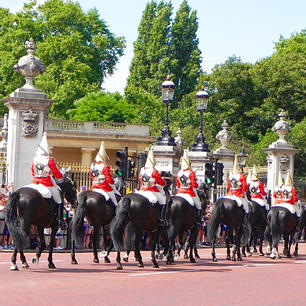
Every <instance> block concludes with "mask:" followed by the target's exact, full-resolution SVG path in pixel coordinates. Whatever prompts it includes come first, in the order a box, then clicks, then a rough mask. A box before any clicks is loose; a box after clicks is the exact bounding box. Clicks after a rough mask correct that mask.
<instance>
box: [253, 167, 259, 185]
mask: <svg viewBox="0 0 306 306" xmlns="http://www.w3.org/2000/svg"><path fill="white" fill-rule="evenodd" d="M257 180H258V174H257V169H256V166H255V165H253V169H252V181H257Z"/></svg>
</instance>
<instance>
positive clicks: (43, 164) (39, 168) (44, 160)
mask: <svg viewBox="0 0 306 306" xmlns="http://www.w3.org/2000/svg"><path fill="white" fill-rule="evenodd" d="M33 164H34V175H35V176H36V177H47V176H49V175H50V174H51V169H50V167H49V157H48V156H44V155H38V156H36V157H35V158H34V160H33Z"/></svg>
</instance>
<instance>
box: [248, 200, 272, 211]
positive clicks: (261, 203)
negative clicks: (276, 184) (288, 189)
mask: <svg viewBox="0 0 306 306" xmlns="http://www.w3.org/2000/svg"><path fill="white" fill-rule="evenodd" d="M251 200H252V201H253V202H256V203H257V204H258V205H260V206H262V207H264V208H265V210H269V204H268V203H267V201H266V200H264V199H258V198H251Z"/></svg>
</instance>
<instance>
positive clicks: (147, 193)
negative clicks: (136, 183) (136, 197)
mask: <svg viewBox="0 0 306 306" xmlns="http://www.w3.org/2000/svg"><path fill="white" fill-rule="evenodd" d="M135 193H138V194H141V195H142V196H143V197H145V198H147V199H148V200H149V202H150V203H152V204H155V203H157V197H156V196H155V194H154V193H153V192H152V191H149V190H147V191H144V190H136V191H135Z"/></svg>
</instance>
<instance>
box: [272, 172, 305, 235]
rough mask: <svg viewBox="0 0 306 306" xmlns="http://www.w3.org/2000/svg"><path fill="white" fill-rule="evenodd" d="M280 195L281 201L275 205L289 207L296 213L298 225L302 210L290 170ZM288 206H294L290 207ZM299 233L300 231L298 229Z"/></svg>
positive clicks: (275, 194)
mask: <svg viewBox="0 0 306 306" xmlns="http://www.w3.org/2000/svg"><path fill="white" fill-rule="evenodd" d="M279 175H281V174H279ZM279 193H280V195H279V197H280V198H281V200H280V199H279V200H278V201H277V202H276V201H275V204H277V205H279V206H284V207H287V208H288V209H289V210H290V211H291V212H292V213H295V214H296V217H297V225H298V224H299V221H300V217H301V208H300V206H299V199H298V197H297V194H296V188H295V187H293V182H292V178H291V175H290V172H289V170H288V172H287V176H286V180H285V183H284V184H283V185H282V186H281V188H280V192H279ZM274 197H275V198H276V197H277V193H276V192H274ZM288 204H290V205H292V206H290V205H289V206H288ZM297 231H300V229H299V228H298V227H297Z"/></svg>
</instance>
